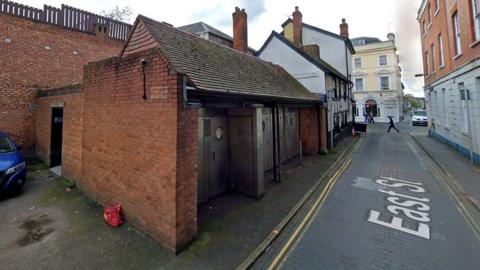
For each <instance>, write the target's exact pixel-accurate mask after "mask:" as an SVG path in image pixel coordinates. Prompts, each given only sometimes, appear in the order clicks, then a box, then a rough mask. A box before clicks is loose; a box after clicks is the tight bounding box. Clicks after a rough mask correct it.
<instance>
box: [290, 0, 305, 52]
mask: <svg viewBox="0 0 480 270" xmlns="http://www.w3.org/2000/svg"><path fill="white" fill-rule="evenodd" d="M292 17H293V42H294V43H295V44H297V45H298V46H302V17H303V15H302V13H301V12H300V11H299V10H298V6H296V7H295V11H294V12H293V13H292Z"/></svg>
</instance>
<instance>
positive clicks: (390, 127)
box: [388, 116, 400, 132]
mask: <svg viewBox="0 0 480 270" xmlns="http://www.w3.org/2000/svg"><path fill="white" fill-rule="evenodd" d="M388 119H390V122H389V123H388V124H389V126H388V132H390V130H391V129H392V128H393V129H395V130H396V131H397V132H400V130H398V129H397V128H396V127H395V123H394V122H393V119H392V117H391V116H389V117H388Z"/></svg>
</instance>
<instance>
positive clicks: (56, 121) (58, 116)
mask: <svg viewBox="0 0 480 270" xmlns="http://www.w3.org/2000/svg"><path fill="white" fill-rule="evenodd" d="M62 130H63V108H52V129H51V132H50V167H55V166H59V165H60V164H62Z"/></svg>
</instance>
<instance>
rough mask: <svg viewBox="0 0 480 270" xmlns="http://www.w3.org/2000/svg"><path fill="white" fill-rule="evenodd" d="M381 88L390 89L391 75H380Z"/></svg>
mask: <svg viewBox="0 0 480 270" xmlns="http://www.w3.org/2000/svg"><path fill="white" fill-rule="evenodd" d="M380 89H381V90H390V77H388V76H382V77H380Z"/></svg>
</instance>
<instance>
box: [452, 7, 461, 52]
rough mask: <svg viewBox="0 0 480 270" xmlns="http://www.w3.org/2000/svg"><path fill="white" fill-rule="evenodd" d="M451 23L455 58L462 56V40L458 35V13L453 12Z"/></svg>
mask: <svg viewBox="0 0 480 270" xmlns="http://www.w3.org/2000/svg"><path fill="white" fill-rule="evenodd" d="M452 22H453V38H454V44H455V56H458V55H461V54H462V39H461V35H460V24H459V21H458V12H455V13H454V14H453V16H452Z"/></svg>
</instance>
